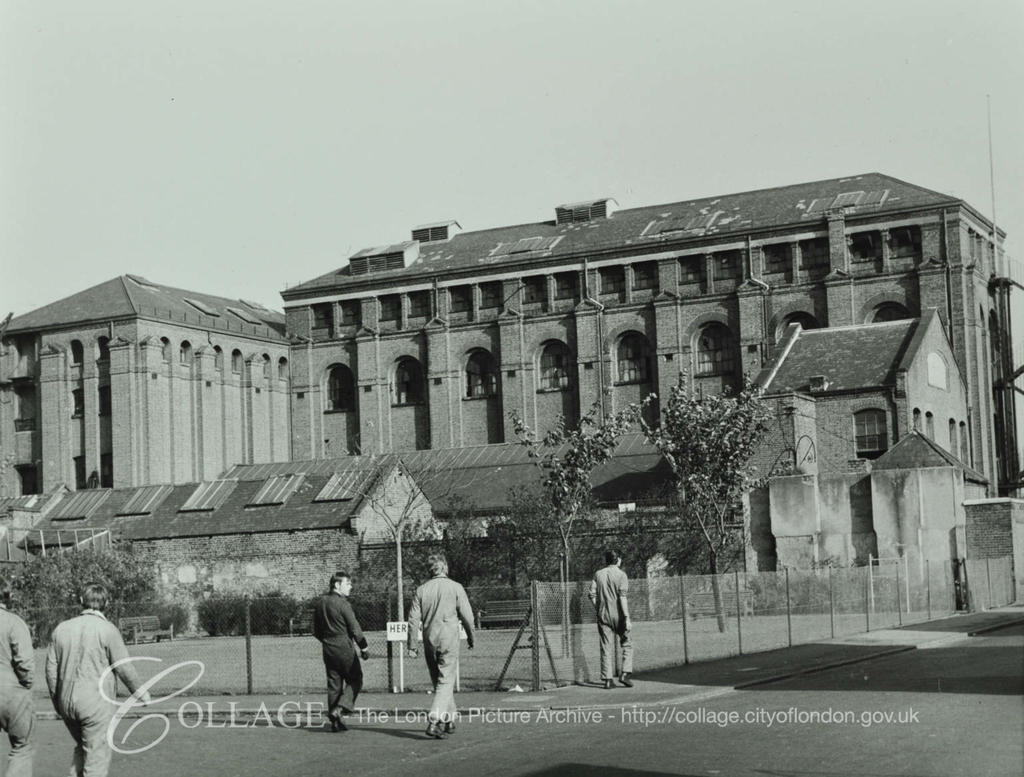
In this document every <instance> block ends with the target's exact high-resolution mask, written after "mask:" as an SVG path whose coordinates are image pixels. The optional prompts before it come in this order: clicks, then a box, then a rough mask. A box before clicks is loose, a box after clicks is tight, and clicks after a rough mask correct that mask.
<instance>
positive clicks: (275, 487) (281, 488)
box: [246, 474, 304, 507]
mask: <svg viewBox="0 0 1024 777" xmlns="http://www.w3.org/2000/svg"><path fill="white" fill-rule="evenodd" d="M303 477H304V476H303V475H301V474H298V475H277V476H276V477H272V478H270V479H269V480H268V481H267V482H266V483H264V484H263V487H262V488H261V489H260V490H259V491H258V492H257V493H256V496H254V497H253V498H252V499H251V500H250V501H249V503H248V504H247V505H246V507H262V506H264V505H280V504H284V503H285V502H286V501H288V497H290V496H291V495H292V494H294V493H295V490H296V489H297V488H298V487H299V484H300V483H302V479H303Z"/></svg>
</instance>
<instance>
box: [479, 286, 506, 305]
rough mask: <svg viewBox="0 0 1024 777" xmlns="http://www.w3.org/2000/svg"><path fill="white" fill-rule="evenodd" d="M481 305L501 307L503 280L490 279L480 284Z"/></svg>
mask: <svg viewBox="0 0 1024 777" xmlns="http://www.w3.org/2000/svg"><path fill="white" fill-rule="evenodd" d="M480 307H481V308H497V307H501V282H500V281H488V282H487V283H481V284H480Z"/></svg>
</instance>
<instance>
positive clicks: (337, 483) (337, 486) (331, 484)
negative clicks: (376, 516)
mask: <svg viewBox="0 0 1024 777" xmlns="http://www.w3.org/2000/svg"><path fill="white" fill-rule="evenodd" d="M365 475H366V473H365V472H359V471H357V472H335V473H334V474H333V475H331V479H330V480H328V481H327V483H326V484H325V485H324V487H323V488H322V489H320V493H319V494H317V495H316V497H315V498H314V499H313V501H314V502H345V501H348V500H349V499H354V498H355V497H356V496H357V495H358V492H357V491H356V486H358V485H359V483H360V481H362V479H363V478H364V476H365Z"/></svg>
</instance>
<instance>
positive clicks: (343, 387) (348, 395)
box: [327, 364, 356, 412]
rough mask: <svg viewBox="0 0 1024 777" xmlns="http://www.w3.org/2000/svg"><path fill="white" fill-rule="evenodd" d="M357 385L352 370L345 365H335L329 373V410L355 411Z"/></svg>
mask: <svg viewBox="0 0 1024 777" xmlns="http://www.w3.org/2000/svg"><path fill="white" fill-rule="evenodd" d="M355 407H356V385H355V378H354V377H353V376H352V370H350V369H349V368H348V367H346V366H345V365H344V364H335V365H333V366H331V367H330V368H329V371H328V373H327V410H328V411H329V412H330V411H334V412H337V411H342V410H355Z"/></svg>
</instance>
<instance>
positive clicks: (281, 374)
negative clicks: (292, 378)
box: [277, 356, 288, 380]
mask: <svg viewBox="0 0 1024 777" xmlns="http://www.w3.org/2000/svg"><path fill="white" fill-rule="evenodd" d="M277 379H278V380H288V360H287V359H286V358H284V357H283V356H282V357H281V358H280V359H278V360H277Z"/></svg>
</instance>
